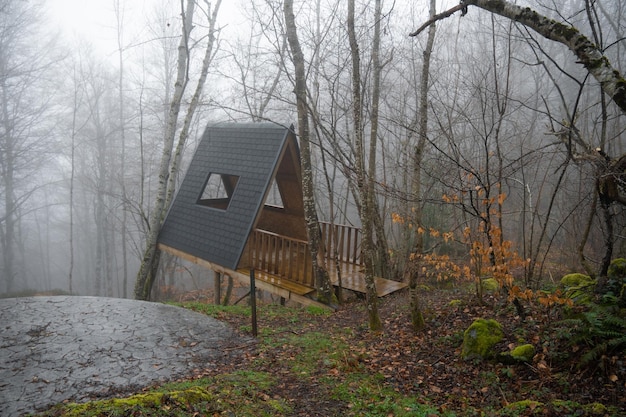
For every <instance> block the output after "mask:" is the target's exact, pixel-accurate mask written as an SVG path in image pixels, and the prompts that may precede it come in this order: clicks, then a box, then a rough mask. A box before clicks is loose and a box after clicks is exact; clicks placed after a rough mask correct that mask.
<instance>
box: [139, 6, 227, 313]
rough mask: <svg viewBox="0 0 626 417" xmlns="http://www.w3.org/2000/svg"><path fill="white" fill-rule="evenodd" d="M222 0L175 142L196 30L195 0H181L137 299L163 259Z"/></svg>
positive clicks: (146, 289) (212, 18)
mask: <svg viewBox="0 0 626 417" xmlns="http://www.w3.org/2000/svg"><path fill="white" fill-rule="evenodd" d="M220 4H221V0H218V1H217V3H216V4H215V5H214V6H213V10H212V11H211V10H210V4H208V3H207V6H208V7H209V8H208V9H207V11H206V13H207V18H208V20H209V28H208V32H209V33H208V40H207V44H206V47H205V51H204V58H203V61H202V68H201V70H200V76H199V78H198V82H197V85H196V88H195V91H194V93H193V96H192V98H191V102H190V105H189V107H188V109H187V113H186V116H185V119H184V121H183V127H182V129H181V130H180V132H179V137H178V142H176V143H175V139H176V133H177V131H178V119H179V113H180V108H181V104H182V100H183V96H184V94H185V90H186V88H187V84H188V82H189V71H190V48H191V38H190V37H191V32H192V30H193V16H194V8H195V2H194V0H188V1H187V6H186V7H184V5H183V4H182V2H181V16H182V21H183V25H182V31H183V33H182V37H181V40H180V43H179V46H178V61H177V62H178V67H177V75H176V82H175V84H174V95H173V97H172V100H171V102H170V107H169V113H168V118H167V124H166V131H165V135H164V146H163V154H162V157H161V163H160V168H159V185H158V190H157V194H156V198H155V205H154V209H153V210H152V213H151V219H150V227H149V231H148V233H149V234H148V237H147V240H146V248H145V252H144V255H143V260H142V263H141V267H140V269H139V272H138V274H137V281H136V283H135V297H136V298H137V299H142V300H148V299H149V298H150V292H151V290H152V285H153V283H154V280H155V278H156V274H157V269H158V266H159V260H160V251H159V250H158V248H157V240H158V236H159V231H160V229H161V226H162V224H163V221H164V220H165V215H166V213H167V210H168V208H169V206H170V204H171V202H172V199H173V197H174V191H175V186H176V176H177V174H178V169H179V165H180V160H181V158H182V152H183V149H184V145H185V143H186V140H187V137H188V136H189V128H190V126H191V122H192V119H193V116H194V113H195V110H196V107H197V104H198V101H199V100H200V96H201V94H202V90H203V88H204V83H205V81H206V77H207V73H208V68H209V66H210V64H211V61H212V59H213V57H214V47H215V43H216V23H217V13H218V11H219V7H220Z"/></svg>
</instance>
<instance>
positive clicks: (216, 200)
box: [198, 172, 239, 210]
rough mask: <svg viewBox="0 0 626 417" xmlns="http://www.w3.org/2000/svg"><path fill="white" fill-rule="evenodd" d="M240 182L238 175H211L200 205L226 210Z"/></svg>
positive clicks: (199, 202) (201, 196)
mask: <svg viewBox="0 0 626 417" xmlns="http://www.w3.org/2000/svg"><path fill="white" fill-rule="evenodd" d="M238 182H239V177H238V176H236V175H228V174H217V173H213V172H212V173H210V174H209V177H208V178H207V180H206V183H205V185H204V188H203V189H202V194H200V197H199V198H198V204H201V205H203V206H207V207H213V208H217V209H221V210H226V209H227V208H228V205H229V204H230V199H231V198H232V196H233V194H234V193H235V188H237V183H238Z"/></svg>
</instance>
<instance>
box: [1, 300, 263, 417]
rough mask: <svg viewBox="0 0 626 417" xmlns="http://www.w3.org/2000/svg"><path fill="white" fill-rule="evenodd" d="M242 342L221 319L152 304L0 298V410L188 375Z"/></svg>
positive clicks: (19, 411) (9, 412)
mask: <svg viewBox="0 0 626 417" xmlns="http://www.w3.org/2000/svg"><path fill="white" fill-rule="evenodd" d="M250 343H253V341H252V340H251V339H244V338H242V337H241V336H239V335H237V334H236V333H235V332H233V331H232V330H231V329H230V328H229V327H228V326H227V325H225V324H224V323H221V322H219V321H217V320H215V319H212V318H210V317H207V316H205V315H203V314H199V313H195V312H193V311H189V310H186V309H183V308H179V307H174V306H170V305H165V304H160V303H150V302H143V301H135V300H126V299H118V298H102V297H73V296H57V297H26V298H8V299H0V416H7V417H8V416H19V415H23V414H26V413H32V412H34V411H36V410H41V409H45V408H48V407H49V406H51V405H54V404H57V403H60V402H63V401H65V400H72V401H85V400H87V399H90V398H96V397H106V396H110V395H114V394H117V393H120V392H130V391H132V390H137V389H140V388H142V387H146V386H150V385H153V384H155V383H158V382H164V381H168V380H172V379H175V378H178V377H182V376H186V375H187V376H188V375H191V374H192V371H193V370H194V369H195V368H197V367H198V366H202V367H204V368H206V367H207V366H209V367H210V364H211V363H212V362H214V363H216V362H218V361H220V359H223V358H224V357H225V356H232V355H237V353H238V347H240V346H246V345H249V344H250Z"/></svg>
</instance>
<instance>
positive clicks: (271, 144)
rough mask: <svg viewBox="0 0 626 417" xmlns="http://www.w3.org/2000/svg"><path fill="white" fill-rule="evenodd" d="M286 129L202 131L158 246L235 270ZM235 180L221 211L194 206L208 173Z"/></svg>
mask: <svg viewBox="0 0 626 417" xmlns="http://www.w3.org/2000/svg"><path fill="white" fill-rule="evenodd" d="M288 133H289V129H287V128H285V127H282V126H280V125H277V124H273V123H246V124H239V123H237V124H235V123H229V124H219V125H213V126H209V127H207V129H206V130H205V132H204V135H203V136H202V139H201V141H200V143H199V144H198V148H197V149H196V152H195V154H194V156H193V159H192V161H191V164H190V166H189V169H188V170H187V174H186V175H185V178H184V180H183V182H182V184H181V186H180V188H179V190H178V194H177V195H176V198H175V199H174V202H173V204H172V207H171V208H170V211H169V213H168V215H167V217H166V219H165V222H164V224H163V227H162V229H161V233H160V235H159V243H163V244H165V245H167V246H170V247H173V248H175V249H178V250H180V251H183V252H185V253H188V254H191V255H193V256H197V257H199V258H201V259H204V260H206V261H209V262H212V263H215V264H218V265H221V266H223V267H226V268H230V269H236V268H237V264H238V263H239V260H240V258H241V255H242V253H243V250H244V247H245V244H246V241H247V239H248V236H249V234H250V232H251V230H252V227H253V226H254V222H255V219H256V217H257V215H258V213H259V210H260V209H261V205H262V203H263V196H264V195H265V193H266V190H267V188H268V187H269V184H270V181H271V179H272V175H273V173H274V172H275V168H276V165H277V163H278V159H279V157H280V155H281V150H282V148H283V147H284V146H285V144H286V140H287V137H288ZM211 173H218V174H228V175H236V176H238V177H239V181H238V183H237V187H236V189H235V191H234V193H233V195H232V197H231V199H230V204H229V206H228V209H227V210H220V209H216V208H212V207H206V206H203V205H200V204H198V199H199V197H200V195H201V194H202V191H203V189H204V186H205V183H206V181H207V178H208V176H209V174H211Z"/></svg>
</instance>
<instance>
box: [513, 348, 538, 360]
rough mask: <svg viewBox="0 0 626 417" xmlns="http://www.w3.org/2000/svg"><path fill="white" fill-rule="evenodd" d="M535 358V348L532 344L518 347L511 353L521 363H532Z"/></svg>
mask: <svg viewBox="0 0 626 417" xmlns="http://www.w3.org/2000/svg"><path fill="white" fill-rule="evenodd" d="M534 356H535V347H534V346H533V345H531V344H525V345H520V346H517V347H516V348H515V349H513V350H512V351H511V357H512V358H513V359H515V360H516V361H520V362H532V360H533V357H534Z"/></svg>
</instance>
